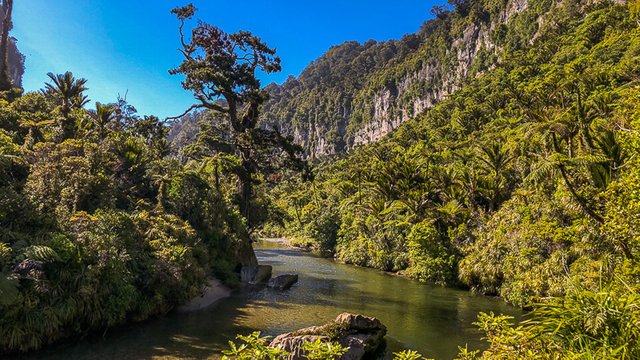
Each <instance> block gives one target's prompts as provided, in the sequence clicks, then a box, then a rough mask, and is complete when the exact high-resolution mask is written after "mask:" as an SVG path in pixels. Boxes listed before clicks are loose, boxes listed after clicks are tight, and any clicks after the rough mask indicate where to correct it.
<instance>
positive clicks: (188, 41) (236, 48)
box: [168, 4, 304, 227]
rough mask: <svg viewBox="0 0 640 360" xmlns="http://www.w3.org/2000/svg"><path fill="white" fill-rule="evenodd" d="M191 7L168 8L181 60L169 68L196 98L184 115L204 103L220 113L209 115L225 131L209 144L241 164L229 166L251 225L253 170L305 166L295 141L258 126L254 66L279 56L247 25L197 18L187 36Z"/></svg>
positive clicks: (274, 63) (272, 68) (268, 67)
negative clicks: (225, 25)
mask: <svg viewBox="0 0 640 360" xmlns="http://www.w3.org/2000/svg"><path fill="white" fill-rule="evenodd" d="M195 11H196V9H195V7H194V6H193V5H192V4H189V5H187V6H184V7H179V8H176V9H173V10H172V11H171V12H172V13H173V14H175V15H176V16H177V17H178V19H179V20H180V27H179V31H180V40H181V48H180V52H181V53H182V55H183V56H184V60H183V61H182V63H181V64H180V65H179V66H178V67H177V68H175V69H173V70H170V71H169V72H170V73H171V74H172V75H177V74H182V75H184V76H185V80H184V81H183V82H182V85H183V87H184V89H185V90H189V91H192V92H193V94H194V97H195V99H196V101H197V102H196V103H195V104H194V105H192V106H191V107H189V109H187V111H185V113H184V114H183V115H186V114H187V113H188V112H190V111H192V110H196V109H208V110H211V111H213V112H215V113H217V114H219V115H221V116H213V117H211V119H212V121H214V122H221V123H219V124H216V125H217V126H220V125H221V126H223V127H227V126H228V133H227V136H225V137H223V138H221V139H219V144H220V146H217V147H216V148H215V149H211V150H212V151H213V152H219V153H220V152H221V153H227V154H232V155H234V156H237V157H238V158H239V159H240V162H239V163H240V165H239V166H237V167H236V169H234V173H235V174H236V175H237V177H238V194H239V196H238V205H239V207H240V210H241V212H242V215H243V216H244V217H245V218H246V219H247V223H248V224H249V226H250V227H251V226H252V225H256V224H255V222H254V221H253V220H254V219H252V217H251V198H252V193H253V183H254V182H255V181H256V174H258V173H259V172H262V173H268V172H271V171H274V170H275V168H274V166H273V165H274V164H283V165H284V164H286V165H294V166H296V167H299V168H302V167H303V166H304V165H303V163H302V161H300V160H299V155H300V153H301V151H302V149H301V148H300V147H299V146H295V145H292V144H291V141H290V139H288V138H285V137H283V136H281V135H280V133H279V131H278V130H277V129H276V130H269V129H261V128H259V127H258V126H257V125H258V117H259V112H260V108H261V105H262V104H263V103H264V102H265V101H266V100H267V99H268V94H267V92H266V91H265V90H264V89H262V87H261V84H260V80H259V79H258V78H257V76H256V72H257V71H262V72H265V73H267V74H268V73H273V72H277V71H280V70H281V67H280V58H278V57H277V56H276V55H275V53H276V51H275V49H273V48H270V47H269V46H267V44H265V43H264V42H263V41H262V40H261V39H260V38H258V37H256V36H254V35H252V34H251V33H250V32H248V31H239V32H236V33H231V34H228V33H225V32H224V31H223V30H221V29H220V28H218V27H216V26H213V25H210V24H207V23H204V22H199V23H198V25H197V26H195V27H194V28H193V29H192V30H191V37H190V38H187V36H186V35H185V31H184V28H185V23H186V21H187V20H189V19H191V18H192V17H193V16H194V14H195ZM183 115H181V116H183ZM181 116H177V117H173V118H168V119H177V118H179V117H181ZM283 161H284V163H283Z"/></svg>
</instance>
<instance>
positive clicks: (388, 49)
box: [262, 0, 553, 158]
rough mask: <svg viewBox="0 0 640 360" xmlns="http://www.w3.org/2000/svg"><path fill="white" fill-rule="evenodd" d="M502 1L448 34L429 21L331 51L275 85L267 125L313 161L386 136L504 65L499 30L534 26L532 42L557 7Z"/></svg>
mask: <svg viewBox="0 0 640 360" xmlns="http://www.w3.org/2000/svg"><path fill="white" fill-rule="evenodd" d="M499 3H503V4H502V5H500V7H499V8H496V9H493V8H491V9H489V8H487V9H483V10H484V11H485V12H486V13H487V14H488V16H487V17H486V18H484V17H482V16H480V17H479V18H476V19H475V20H472V21H468V22H467V23H466V24H465V25H464V27H463V28H461V29H459V30H457V31H455V32H453V33H448V34H447V36H446V37H444V36H443V34H442V32H443V31H448V30H445V29H446V28H447V27H448V26H451V24H449V23H447V22H446V21H440V20H431V21H430V22H428V23H426V24H425V25H424V26H423V28H424V29H423V30H421V31H420V32H418V33H416V34H412V35H411V36H409V37H405V38H403V39H402V40H398V41H389V42H380V43H375V42H374V43H373V44H370V43H369V42H368V43H366V44H358V43H355V44H353V43H350V42H349V43H345V44H343V45H341V46H338V47H335V48H332V49H330V50H329V51H328V52H327V54H325V55H323V57H321V58H319V59H318V60H316V61H314V62H313V63H312V64H311V65H309V67H308V68H307V69H305V70H304V71H303V73H302V74H301V75H300V76H299V77H298V78H290V79H289V80H287V82H285V83H284V84H282V85H270V87H269V89H268V90H269V92H270V94H271V99H270V100H269V101H268V102H267V103H266V104H265V111H264V114H263V119H262V121H263V126H265V127H272V128H277V129H280V130H281V131H282V133H283V134H285V135H290V136H292V137H293V139H294V141H295V142H296V143H298V144H300V145H302V146H303V148H304V149H305V150H306V152H307V153H308V154H309V156H310V157H311V158H316V157H319V156H322V155H330V154H334V153H342V152H346V151H350V150H352V149H353V148H354V147H356V146H358V145H362V144H366V143H370V142H374V141H378V140H380V139H381V138H382V137H384V136H385V135H386V134H388V133H389V132H391V131H393V130H394V129H396V128H398V127H399V126H400V125H401V124H402V123H403V122H405V121H407V120H409V119H412V118H414V117H416V116H417V115H419V114H420V113H421V112H423V111H425V110H426V109H428V108H431V107H433V106H435V105H436V104H437V103H438V102H440V101H441V100H442V99H444V98H445V97H447V96H448V95H450V94H452V93H453V92H454V91H456V90H457V89H458V88H459V87H460V85H461V84H463V83H464V82H465V81H467V80H468V79H470V78H473V77H475V76H478V75H479V74H481V73H482V72H483V71H486V70H487V69H489V68H490V67H491V66H493V65H495V63H497V62H499V61H500V58H501V54H502V50H503V48H504V46H505V44H504V43H503V37H501V36H499V34H502V33H503V32H506V31H507V30H508V28H509V27H510V26H513V25H512V24H519V23H522V22H527V23H528V22H530V23H531V24H532V26H529V27H527V29H529V30H527V31H530V33H527V34H525V36H523V40H522V43H526V42H527V40H531V39H533V38H535V36H536V35H537V33H538V28H539V25H538V26H536V24H538V23H539V22H540V20H541V19H543V17H544V16H545V14H546V12H547V11H553V8H550V7H545V8H543V9H539V10H536V9H533V8H532V9H530V6H529V0H505V1H504V2H502V1H501V2H499ZM445 38H446V40H443V39H445ZM363 58H367V59H370V60H366V61H365V60H363ZM378 58H381V59H380V60H376V59H378ZM488 59H491V60H488ZM336 64H338V65H336ZM363 69H364V70H363ZM354 74H355V75H354ZM388 74H393V76H387V75H388Z"/></svg>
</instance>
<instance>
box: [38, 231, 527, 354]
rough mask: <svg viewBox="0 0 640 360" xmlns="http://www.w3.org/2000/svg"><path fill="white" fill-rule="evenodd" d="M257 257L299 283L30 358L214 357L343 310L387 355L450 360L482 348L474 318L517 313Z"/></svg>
mask: <svg viewBox="0 0 640 360" xmlns="http://www.w3.org/2000/svg"><path fill="white" fill-rule="evenodd" d="M256 254H257V256H258V259H259V261H260V263H261V264H268V265H272V266H273V270H274V276H275V275H278V274H284V273H297V274H299V275H300V280H299V282H298V283H297V284H296V285H294V286H293V288H291V289H290V290H288V291H284V292H278V291H274V290H271V289H267V288H257V289H256V288H253V289H251V288H245V289H240V290H238V291H236V292H234V293H233V295H232V296H231V297H230V298H226V299H223V300H221V301H220V302H218V303H217V304H215V305H213V306H211V307H209V308H207V309H204V310H201V311H198V312H193V313H187V314H179V313H172V314H169V315H167V316H165V317H162V318H159V319H154V320H150V321H146V322H143V323H139V324H134V325H129V326H125V327H121V328H118V329H115V330H110V331H109V332H108V333H106V334H105V335H104V336H93V337H91V338H89V339H85V340H83V341H81V342H79V343H77V344H74V345H68V346H58V347H55V348H53V349H49V350H46V351H43V352H38V353H35V354H33V355H32V356H30V357H28V358H30V359H31V358H32V359H51V360H62V359H65V360H67V359H83V360H84V359H87V360H97V359H105V360H106V359H109V360H111V359H120V360H126V359H209V358H213V359H215V358H218V357H219V356H220V355H219V354H220V350H221V349H224V348H226V347H227V342H228V340H230V339H233V338H234V337H235V334H238V333H239V334H248V333H251V332H252V331H255V330H260V331H262V333H263V334H265V335H270V336H273V335H278V334H280V333H283V332H287V331H291V330H295V329H299V328H302V327H306V326H311V325H320V324H323V323H326V322H327V321H329V320H332V319H334V318H335V317H336V316H337V315H338V314H340V313H341V312H345V311H346V312H353V313H360V314H365V315H368V316H375V317H377V318H379V319H380V320H381V321H382V323H383V324H385V325H386V326H387V328H388V334H387V344H388V345H387V354H391V353H392V352H393V351H399V350H402V349H404V348H410V349H415V350H417V351H419V352H421V353H422V354H423V355H425V356H427V357H432V358H436V359H451V358H453V357H454V356H455V355H456V354H457V349H458V346H459V345H464V344H465V343H468V344H469V346H470V348H477V347H482V346H483V342H482V341H481V340H480V337H481V334H480V333H479V332H478V331H477V330H476V328H475V327H474V326H473V325H472V323H473V322H474V321H475V320H476V317H477V314H478V312H480V311H484V312H489V311H493V312H495V313H506V314H510V315H514V316H518V315H519V314H520V312H519V311H518V310H517V309H515V308H513V307H511V306H508V305H507V304H505V303H504V302H502V301H500V300H499V299H493V298H488V297H481V296H474V295H472V294H470V293H468V292H465V291H461V290H453V289H446V288H442V287H437V286H429V285H423V284H420V283H418V282H416V281H412V280H408V279H405V278H402V277H398V276H392V275H388V274H384V273H381V272H379V271H375V270H371V269H364V268H358V267H354V266H349V265H343V264H339V263H336V262H334V261H331V260H329V259H323V258H319V257H315V256H313V255H310V254H308V253H304V252H300V251H298V250H295V249H290V248H286V247H285V246H284V245H281V244H276V243H267V242H260V243H258V244H257V246H256ZM389 356H390V355H389Z"/></svg>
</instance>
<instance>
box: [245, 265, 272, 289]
mask: <svg viewBox="0 0 640 360" xmlns="http://www.w3.org/2000/svg"><path fill="white" fill-rule="evenodd" d="M272 272H273V268H272V267H271V265H256V266H244V267H242V270H241V271H240V278H241V280H242V282H246V283H249V284H261V283H265V282H267V281H268V280H269V279H270V278H271V273H272Z"/></svg>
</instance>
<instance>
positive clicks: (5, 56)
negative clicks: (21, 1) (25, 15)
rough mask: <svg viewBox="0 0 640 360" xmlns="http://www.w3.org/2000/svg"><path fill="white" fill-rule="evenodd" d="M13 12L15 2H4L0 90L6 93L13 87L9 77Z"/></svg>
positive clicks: (0, 49) (0, 40)
mask: <svg viewBox="0 0 640 360" xmlns="http://www.w3.org/2000/svg"><path fill="white" fill-rule="evenodd" d="M12 11H13V0H3V1H2V16H3V20H2V39H0V56H2V60H1V63H0V66H1V67H0V90H1V91H6V90H10V89H11V88H12V87H13V84H12V82H11V77H9V31H10V30H11V28H12V27H13V23H12V21H11V13H12Z"/></svg>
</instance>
